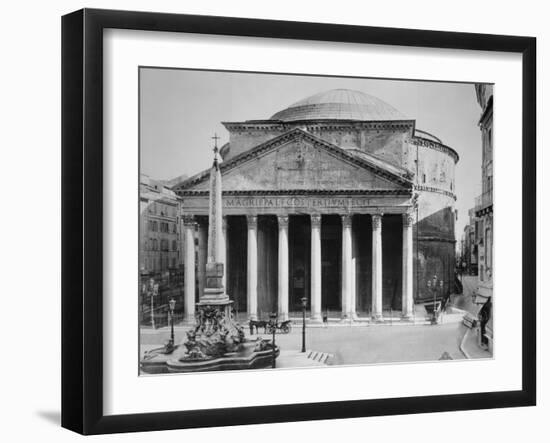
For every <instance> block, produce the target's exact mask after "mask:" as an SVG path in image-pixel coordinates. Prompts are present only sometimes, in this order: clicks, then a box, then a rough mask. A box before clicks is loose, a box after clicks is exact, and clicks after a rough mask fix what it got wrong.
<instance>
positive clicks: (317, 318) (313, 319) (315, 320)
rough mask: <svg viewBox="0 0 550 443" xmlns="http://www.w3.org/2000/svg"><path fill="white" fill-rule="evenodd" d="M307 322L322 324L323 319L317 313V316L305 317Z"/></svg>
mask: <svg viewBox="0 0 550 443" xmlns="http://www.w3.org/2000/svg"><path fill="white" fill-rule="evenodd" d="M307 322H308V323H310V324H312V325H321V324H323V319H322V317H321V316H320V315H319V316H314V317H310V318H309V319H307Z"/></svg>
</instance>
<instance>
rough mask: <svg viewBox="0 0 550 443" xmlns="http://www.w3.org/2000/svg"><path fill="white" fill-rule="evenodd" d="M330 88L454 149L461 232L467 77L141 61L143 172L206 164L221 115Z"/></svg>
mask: <svg viewBox="0 0 550 443" xmlns="http://www.w3.org/2000/svg"><path fill="white" fill-rule="evenodd" d="M329 89H355V90H358V91H362V92H365V93H367V94H370V95H374V96H376V97H378V98H379V99H381V100H383V101H385V102H387V103H388V104H390V105H392V106H393V107H394V108H396V109H397V110H399V111H400V112H401V113H402V114H404V115H405V116H407V117H409V118H411V119H414V120H416V128H417V129H421V130H424V131H427V132H429V133H431V134H433V135H435V136H436V137H438V138H439V139H441V140H442V141H443V143H444V144H446V145H447V146H450V147H451V148H453V149H454V150H455V151H456V152H458V155H459V156H460V160H459V162H458V163H457V165H456V171H455V173H456V176H455V183H456V194H457V201H456V206H455V207H456V209H457V210H458V220H457V223H456V238H457V241H458V240H460V238H461V236H462V232H463V228H464V226H465V225H466V224H467V223H468V209H470V208H471V207H473V206H474V200H475V197H476V196H477V195H479V194H480V193H481V132H480V130H479V127H478V126H477V122H478V120H479V117H480V115H481V108H480V107H479V105H478V104H477V101H476V95H475V90H474V85H473V84H466V83H448V82H422V81H409V80H384V79H365V78H346V77H317V76H300V75H283V74H263V73H259V74H258V73H242V72H238V73H237V72H223V71H195V70H183V69H164V68H141V69H140V160H141V172H142V173H144V174H147V175H149V176H150V177H152V178H155V179H165V180H168V179H171V178H174V177H177V176H180V175H182V174H187V175H189V176H190V175H193V174H196V173H197V172H200V171H202V170H204V169H206V168H208V167H209V166H210V165H211V162H212V155H213V154H212V147H213V143H214V141H213V140H212V137H213V136H214V134H217V135H218V136H219V137H220V139H219V141H218V145H219V146H223V144H224V143H226V142H227V141H229V134H228V132H227V130H226V129H225V128H224V126H223V125H222V124H221V122H224V121H225V122H239V121H244V120H261V119H268V118H270V117H271V116H272V115H273V114H275V113H276V112H278V111H280V110H282V109H285V108H287V107H288V106H290V105H291V104H293V103H295V102H297V101H299V100H301V99H303V98H305V97H308V96H310V95H313V94H316V93H318V92H323V91H326V90H329Z"/></svg>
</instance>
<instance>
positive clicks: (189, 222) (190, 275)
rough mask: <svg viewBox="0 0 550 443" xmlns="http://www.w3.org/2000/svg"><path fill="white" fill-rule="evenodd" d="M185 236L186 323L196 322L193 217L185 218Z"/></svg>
mask: <svg viewBox="0 0 550 443" xmlns="http://www.w3.org/2000/svg"><path fill="white" fill-rule="evenodd" d="M183 236H184V245H185V246H184V252H183V260H184V282H185V288H184V297H185V298H184V307H183V308H184V311H185V321H186V322H189V323H192V322H194V320H195V220H194V218H193V217H192V216H187V217H184V218H183Z"/></svg>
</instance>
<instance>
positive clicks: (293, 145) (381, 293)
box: [178, 129, 414, 322]
mask: <svg viewBox="0 0 550 443" xmlns="http://www.w3.org/2000/svg"><path fill="white" fill-rule="evenodd" d="M220 168H221V173H222V182H223V197H222V212H223V215H224V225H223V226H224V228H223V230H222V232H223V240H222V241H221V245H222V246H223V250H224V251H225V254H224V255H225V266H226V277H225V278H226V290H227V293H228V294H229V295H230V296H231V298H232V299H233V300H234V305H235V309H236V310H237V311H238V312H239V313H241V314H242V313H245V312H246V314H247V317H248V318H249V319H253V320H257V319H265V318H266V316H267V315H268V314H269V313H271V312H277V313H278V315H279V319H280V321H282V320H286V319H288V317H289V315H290V314H291V312H293V311H298V310H299V309H300V299H301V298H302V297H306V298H308V300H309V303H308V307H309V318H310V320H311V321H316V322H320V321H322V318H323V316H325V315H327V312H330V313H331V316H334V315H335V312H336V313H337V315H338V316H339V317H340V318H341V319H342V320H343V321H353V320H356V319H357V318H358V317H371V318H372V319H373V320H375V321H383V311H384V310H389V309H391V310H393V311H401V312H402V315H403V317H404V318H408V317H410V316H411V314H412V306H413V286H412V285H413V278H412V275H413V269H412V263H413V247H412V229H413V217H412V215H411V214H412V213H413V206H414V198H413V185H412V182H411V180H410V175H409V172H408V171H407V170H405V169H402V168H397V167H395V165H391V164H389V163H386V162H384V161H382V160H380V159H378V158H370V157H369V156H367V155H365V154H362V155H361V156H360V157H358V156H356V155H353V153H350V152H348V151H346V150H344V149H341V148H338V147H337V146H335V145H332V144H330V143H328V142H326V141H324V140H321V139H318V138H317V137H315V136H313V135H311V134H309V133H306V132H304V131H302V130H299V129H298V130H293V131H290V132H289V133H287V134H284V135H283V136H281V137H276V138H275V139H273V140H271V141H270V142H269V143H266V144H263V145H260V146H258V147H256V148H254V149H252V150H250V151H248V152H247V153H246V155H241V156H237V157H235V158H234V159H232V160H231V161H229V162H227V163H222V164H221V167H220ZM206 178H207V176H206V175H205V174H204V173H201V174H198V175H197V176H195V177H191V178H190V179H188V180H187V181H186V182H184V183H183V185H182V186H181V187H180V189H179V190H178V194H179V195H180V197H181V198H182V216H184V217H185V220H186V224H185V226H186V236H189V235H191V234H190V232H189V231H188V230H187V229H189V226H190V220H194V223H195V224H196V225H195V228H194V231H193V232H194V234H195V239H196V241H186V242H185V251H184V256H185V257H189V258H191V257H192V256H193V257H195V254H196V260H191V259H190V260H188V261H187V262H186V264H185V266H186V274H185V275H186V295H185V297H186V300H187V302H186V306H189V307H191V305H192V304H193V301H194V300H196V299H197V297H198V293H200V288H201V287H203V286H204V281H203V279H204V275H205V272H204V264H205V262H206V260H205V258H204V251H206V250H207V245H206V244H204V243H205V242H206V241H207V237H206V236H205V235H203V233H204V232H207V226H206V225H205V224H206V223H207V218H206V217H204V216H203V215H204V214H205V213H206V211H207V209H208V204H207V203H208V188H207V180H206ZM188 248H191V249H193V250H192V251H191V250H189V249H188ZM193 271H194V273H195V276H196V278H189V279H188V278H187V277H188V276H189V277H191V276H192V275H193ZM193 285H197V288H193ZM196 289H199V290H198V291H197V290H196Z"/></svg>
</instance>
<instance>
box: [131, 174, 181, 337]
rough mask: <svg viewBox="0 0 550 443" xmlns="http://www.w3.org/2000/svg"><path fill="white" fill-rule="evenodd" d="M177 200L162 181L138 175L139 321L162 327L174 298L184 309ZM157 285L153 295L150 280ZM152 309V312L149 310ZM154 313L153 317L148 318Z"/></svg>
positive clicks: (179, 307)
mask: <svg viewBox="0 0 550 443" xmlns="http://www.w3.org/2000/svg"><path fill="white" fill-rule="evenodd" d="M179 206H180V202H179V199H178V197H177V195H176V194H175V193H174V191H172V190H170V189H168V188H167V187H165V185H164V184H163V182H162V181H159V180H153V179H151V178H150V177H148V176H147V175H144V174H142V175H141V176H140V192H139V212H140V226H139V270H140V280H141V281H140V283H141V285H140V288H141V290H140V307H141V309H140V312H141V321H142V322H145V323H149V322H150V323H151V324H152V325H155V326H157V327H158V326H161V325H163V324H165V323H166V322H167V314H166V311H167V304H168V300H169V299H170V298H175V299H176V300H177V301H178V303H177V306H178V308H177V310H178V311H180V310H182V309H183V260H182V257H181V251H182V245H181V237H180V229H179V226H178V224H179V220H180V217H179ZM151 279H153V280H154V282H155V283H156V284H157V289H158V290H157V291H156V293H155V295H154V296H153V295H152V294H151V292H152V291H151V288H149V282H150V281H151ZM151 308H152V311H151ZM151 312H154V316H155V317H156V318H151Z"/></svg>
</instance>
